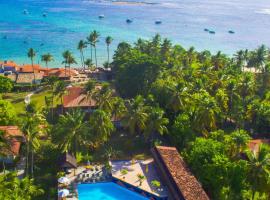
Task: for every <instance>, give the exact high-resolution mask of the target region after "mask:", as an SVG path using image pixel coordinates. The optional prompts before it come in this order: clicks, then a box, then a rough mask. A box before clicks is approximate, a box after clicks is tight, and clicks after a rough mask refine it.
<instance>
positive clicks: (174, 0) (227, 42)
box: [0, 0, 270, 67]
mask: <svg viewBox="0 0 270 200" xmlns="http://www.w3.org/2000/svg"><path fill="white" fill-rule="evenodd" d="M115 1H116V0H0V13H1V14H0V60H2V59H14V60H16V61H17V62H18V63H21V64H22V63H26V62H28V63H29V62H30V61H29V59H28V58H27V56H26V52H27V50H28V48H30V47H33V48H35V49H36V50H37V51H38V56H37V57H36V58H35V62H39V61H40V55H42V54H44V53H47V52H50V53H51V54H53V55H54V57H55V61H54V63H51V64H50V67H58V66H59V65H60V64H61V62H62V60H63V59H62V52H63V51H64V50H67V49H69V50H71V51H72V52H73V53H74V54H75V55H76V58H77V61H78V62H79V61H80V58H79V52H78V50H77V49H76V46H77V43H78V41H79V40H80V39H84V38H86V36H87V35H88V34H89V32H90V31H92V30H93V29H96V30H97V31H99V32H100V34H101V37H100V42H99V43H98V45H97V56H98V63H99V64H102V63H103V62H104V60H106V45H105V43H104V39H105V37H106V36H108V35H110V36H112V37H113V38H114V41H113V43H112V46H111V50H114V49H115V48H116V46H117V44H118V43H119V42H120V41H127V42H134V41H136V40H137V39H138V38H139V37H141V38H144V39H148V38H150V37H152V36H153V35H154V34H156V33H160V34H161V35H162V36H164V37H168V38H170V39H171V40H172V41H173V42H174V43H179V44H181V45H183V46H184V47H186V48H188V47H190V46H195V47H196V48H197V49H198V50H203V49H209V50H211V51H213V52H216V51H218V50H221V51H223V52H225V53H227V54H233V53H234V52H235V51H236V50H238V49H243V48H256V47H257V46H258V45H261V44H262V43H264V44H266V45H268V46H270V37H269V35H270V28H269V27H270V0H118V1H121V2H118V3H117V2H115ZM125 1H129V2H136V1H137V2H145V3H139V4H136V3H126V2H125ZM24 9H26V10H27V11H28V12H29V14H28V15H24V14H23V10H24ZM43 13H46V14H47V16H46V17H43ZM102 14H103V15H104V16H105V18H104V19H102V20H100V19H98V16H99V15H102ZM127 18H130V19H133V23H131V24H127V23H126V19H127ZM156 20H162V24H159V25H156V24H155V21H156ZM205 28H208V29H210V30H213V31H215V32H216V34H209V33H208V32H205V31H204V29H205ZM229 30H233V31H235V34H229V33H228V31H229ZM5 37H7V38H5ZM85 57H86V58H89V57H90V48H88V49H87V50H86V52H85Z"/></svg>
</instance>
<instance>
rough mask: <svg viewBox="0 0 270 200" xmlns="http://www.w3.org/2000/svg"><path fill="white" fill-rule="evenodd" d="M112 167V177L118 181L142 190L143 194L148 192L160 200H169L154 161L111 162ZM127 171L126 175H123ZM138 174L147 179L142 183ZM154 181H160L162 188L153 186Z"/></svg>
mask: <svg viewBox="0 0 270 200" xmlns="http://www.w3.org/2000/svg"><path fill="white" fill-rule="evenodd" d="M111 165H112V177H113V178H114V179H116V180H120V181H121V182H123V183H124V184H121V185H122V186H125V183H127V185H130V186H134V187H136V188H139V189H141V190H142V191H141V193H142V194H143V192H144V191H145V192H148V193H150V194H153V195H154V196H156V197H158V198H159V199H167V196H168V192H167V189H166V187H165V185H163V184H162V183H161V180H160V177H159V176H158V172H157V170H156V167H155V164H154V160H153V159H148V160H130V161H111ZM123 171H125V173H123ZM138 174H140V175H142V176H144V177H145V180H143V181H142V182H140V180H139V179H138ZM152 181H158V182H160V183H161V185H160V187H158V188H157V187H155V186H153V185H152Z"/></svg>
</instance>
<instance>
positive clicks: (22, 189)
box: [0, 173, 44, 200]
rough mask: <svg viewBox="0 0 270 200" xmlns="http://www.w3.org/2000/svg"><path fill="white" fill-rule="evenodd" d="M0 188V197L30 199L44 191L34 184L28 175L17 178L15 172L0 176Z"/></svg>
mask: <svg viewBox="0 0 270 200" xmlns="http://www.w3.org/2000/svg"><path fill="white" fill-rule="evenodd" d="M0 190H1V193H0V199H24V200H31V199H34V197H37V196H39V195H41V194H43V193H44V191H43V190H42V189H40V188H39V187H38V186H36V185H35V184H34V180H33V179H29V178H28V177H25V178H23V179H19V178H18V177H17V174H16V173H8V174H5V175H2V176H0Z"/></svg>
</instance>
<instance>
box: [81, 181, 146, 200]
mask: <svg viewBox="0 0 270 200" xmlns="http://www.w3.org/2000/svg"><path fill="white" fill-rule="evenodd" d="M78 193H79V200H127V199H128V200H147V199H148V198H146V197H143V196H141V195H139V194H137V193H135V192H132V191H130V190H128V189H126V188H123V187H121V186H119V185H117V184H115V183H113V182H108V183H94V184H79V185H78Z"/></svg>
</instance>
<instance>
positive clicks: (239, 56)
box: [234, 50, 245, 71]
mask: <svg viewBox="0 0 270 200" xmlns="http://www.w3.org/2000/svg"><path fill="white" fill-rule="evenodd" d="M234 59H235V61H236V65H237V67H239V68H240V69H241V70H242V71H243V67H244V64H245V52H244V51H243V50H240V51H237V52H236V54H235V55H234Z"/></svg>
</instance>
